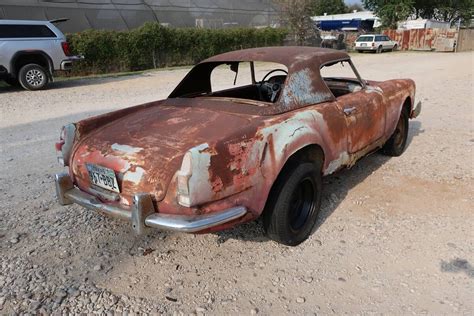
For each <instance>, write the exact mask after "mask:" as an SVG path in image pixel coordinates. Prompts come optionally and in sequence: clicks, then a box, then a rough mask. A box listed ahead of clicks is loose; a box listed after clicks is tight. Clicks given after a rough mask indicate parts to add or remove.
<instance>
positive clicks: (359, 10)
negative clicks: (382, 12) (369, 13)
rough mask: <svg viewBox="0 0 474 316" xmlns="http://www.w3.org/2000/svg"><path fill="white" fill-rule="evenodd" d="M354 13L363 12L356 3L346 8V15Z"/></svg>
mask: <svg viewBox="0 0 474 316" xmlns="http://www.w3.org/2000/svg"><path fill="white" fill-rule="evenodd" d="M354 11H357V12H361V11H364V8H363V7H362V6H361V5H360V4H358V3H354V4H351V5H348V6H347V7H346V12H347V13H352V12H354Z"/></svg>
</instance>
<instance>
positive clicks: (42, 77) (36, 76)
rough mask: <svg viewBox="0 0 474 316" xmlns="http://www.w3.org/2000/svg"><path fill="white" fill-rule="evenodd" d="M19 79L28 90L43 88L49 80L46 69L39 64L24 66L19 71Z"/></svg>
mask: <svg viewBox="0 0 474 316" xmlns="http://www.w3.org/2000/svg"><path fill="white" fill-rule="evenodd" d="M18 79H19V80H20V83H21V85H22V87H23V88H25V89H26V90H32V91H34V90H41V89H43V88H44V87H46V85H47V84H48V82H49V78H48V73H47V72H46V70H45V69H44V68H43V67H41V66H40V65H37V64H28V65H25V66H23V67H22V68H21V69H20V72H19V73H18Z"/></svg>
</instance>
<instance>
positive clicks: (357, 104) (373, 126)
mask: <svg viewBox="0 0 474 316" xmlns="http://www.w3.org/2000/svg"><path fill="white" fill-rule="evenodd" d="M321 77H322V78H323V80H324V82H325V83H326V85H327V86H328V88H329V90H331V92H332V94H333V95H334V97H335V98H336V103H337V106H338V108H339V110H340V111H341V112H342V115H343V116H344V117H345V122H346V130H347V142H348V146H347V151H348V152H349V153H350V154H354V153H356V152H359V151H361V150H367V151H369V150H370V149H371V148H372V147H373V146H374V145H373V144H374V143H376V142H377V141H378V140H379V139H381V138H382V137H383V135H384V132H385V106H384V98H383V96H382V92H381V91H379V90H378V89H376V88H374V87H372V86H367V85H366V84H365V81H363V80H362V79H361V77H360V75H359V73H358V72H357V69H356V68H355V66H354V65H353V64H352V62H351V61H350V60H346V61H342V62H338V63H329V64H328V65H324V66H323V67H322V68H321ZM371 145H372V146H371Z"/></svg>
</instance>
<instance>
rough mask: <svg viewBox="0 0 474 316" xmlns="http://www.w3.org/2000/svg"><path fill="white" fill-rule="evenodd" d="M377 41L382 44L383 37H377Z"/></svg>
mask: <svg viewBox="0 0 474 316" xmlns="http://www.w3.org/2000/svg"><path fill="white" fill-rule="evenodd" d="M375 41H376V42H381V41H383V36H376V37H375Z"/></svg>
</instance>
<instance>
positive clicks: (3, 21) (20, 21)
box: [0, 19, 51, 25]
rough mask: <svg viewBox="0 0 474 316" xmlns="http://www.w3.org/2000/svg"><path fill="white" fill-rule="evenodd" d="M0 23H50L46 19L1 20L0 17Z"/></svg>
mask: <svg viewBox="0 0 474 316" xmlns="http://www.w3.org/2000/svg"><path fill="white" fill-rule="evenodd" d="M0 24H23V25H44V24H51V23H50V22H49V21H47V20H2V19H0Z"/></svg>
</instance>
